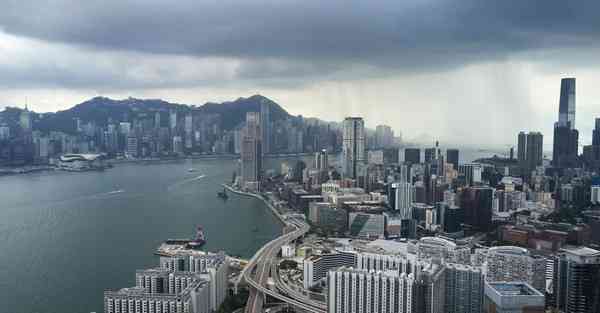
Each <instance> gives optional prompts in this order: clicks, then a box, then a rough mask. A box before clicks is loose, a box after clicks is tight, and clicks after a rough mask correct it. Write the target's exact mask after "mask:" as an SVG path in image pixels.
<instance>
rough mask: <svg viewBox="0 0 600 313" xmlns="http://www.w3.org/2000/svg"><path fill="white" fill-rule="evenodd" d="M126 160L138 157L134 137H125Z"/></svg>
mask: <svg viewBox="0 0 600 313" xmlns="http://www.w3.org/2000/svg"><path fill="white" fill-rule="evenodd" d="M126 155H127V157H128V158H137V157H138V155H139V144H138V138H137V137H136V136H134V135H129V136H127V151H126Z"/></svg>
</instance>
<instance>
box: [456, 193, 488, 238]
mask: <svg viewBox="0 0 600 313" xmlns="http://www.w3.org/2000/svg"><path fill="white" fill-rule="evenodd" d="M493 193H494V189H492V188H490V187H471V188H466V189H465V190H463V191H462V193H461V197H460V207H461V208H463V209H464V214H465V215H464V216H465V224H468V225H470V226H471V227H473V228H475V229H478V230H479V231H489V230H490V229H491V227H492V202H493Z"/></svg>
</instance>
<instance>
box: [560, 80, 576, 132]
mask: <svg viewBox="0 0 600 313" xmlns="http://www.w3.org/2000/svg"><path fill="white" fill-rule="evenodd" d="M558 126H559V127H568V128H570V129H575V78H563V79H562V80H561V81H560V103H559V107H558Z"/></svg>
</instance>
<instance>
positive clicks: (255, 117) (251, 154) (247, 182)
mask: <svg viewBox="0 0 600 313" xmlns="http://www.w3.org/2000/svg"><path fill="white" fill-rule="evenodd" d="M260 129H261V128H260V114H259V113H258V112H248V113H246V126H245V127H244V129H243V134H242V146H241V155H240V158H241V179H242V186H243V187H244V188H249V189H256V185H257V184H258V183H259V182H260V179H261V172H262V143H261V137H260V136H261V130H260Z"/></svg>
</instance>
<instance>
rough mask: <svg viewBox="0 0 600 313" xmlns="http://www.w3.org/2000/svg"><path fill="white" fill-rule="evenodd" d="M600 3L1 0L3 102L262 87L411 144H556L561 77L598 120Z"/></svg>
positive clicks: (301, 108) (582, 113)
mask: <svg viewBox="0 0 600 313" xmlns="http://www.w3.org/2000/svg"><path fill="white" fill-rule="evenodd" d="M598 12H600V1H597V0H590V1H577V0H573V1H564V0H563V1H554V0H530V1H522V0H502V1H482V0H460V1H450V0H419V1H413V0H410V1H407V0H405V1H398V0H391V1H360V2H359V1H351V0H345V1H336V0H329V1H322V0H319V1H312V0H303V1H285V0H274V1H247V0H234V1H228V0H218V1H198V0H195V1H182V0H180V1H153V0H140V1H106V0H105V1H60V0H55V1H19V0H1V1H0V108H1V107H3V106H5V105H10V106H23V105H24V104H25V101H27V102H28V103H29V107H30V108H31V109H33V110H35V111H38V112H45V111H56V110H60V109H65V108H68V107H71V106H72V105H74V104H76V103H80V102H82V101H84V100H86V99H88V98H90V97H93V96H97V95H103V96H109V97H115V98H124V97H129V96H133V97H138V98H162V99H165V100H167V101H173V102H181V103H190V104H202V103H204V102H206V101H225V100H233V99H235V98H238V97H247V96H250V95H252V94H256V93H260V94H263V95H265V96H267V97H269V98H271V99H273V100H275V101H277V102H278V103H280V104H281V105H282V106H284V108H286V109H287V110H288V111H289V112H290V113H292V114H302V115H305V116H315V117H319V118H322V119H326V120H335V121H337V120H341V119H343V117H344V116H347V115H360V116H363V117H365V120H366V123H367V126H369V127H374V126H375V125H377V124H381V123H384V124H388V125H390V126H392V127H393V128H394V130H396V131H397V132H398V131H401V132H402V133H403V136H404V137H405V138H418V137H436V138H439V139H440V140H441V141H442V142H452V143H480V144H514V143H515V141H516V134H517V132H518V131H520V130H539V131H542V132H543V133H544V135H545V138H544V139H545V140H544V142H545V145H546V146H547V147H548V146H551V141H552V139H551V138H552V127H553V123H554V121H555V120H556V119H557V116H558V96H559V87H560V78H562V77H576V78H577V128H579V130H580V134H581V135H580V138H581V141H582V143H589V142H590V141H591V129H592V125H593V119H594V117H597V116H598V117H600V58H599V57H598V56H599V55H600V18H599V17H598V16H599V15H598V14H599V13H598Z"/></svg>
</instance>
